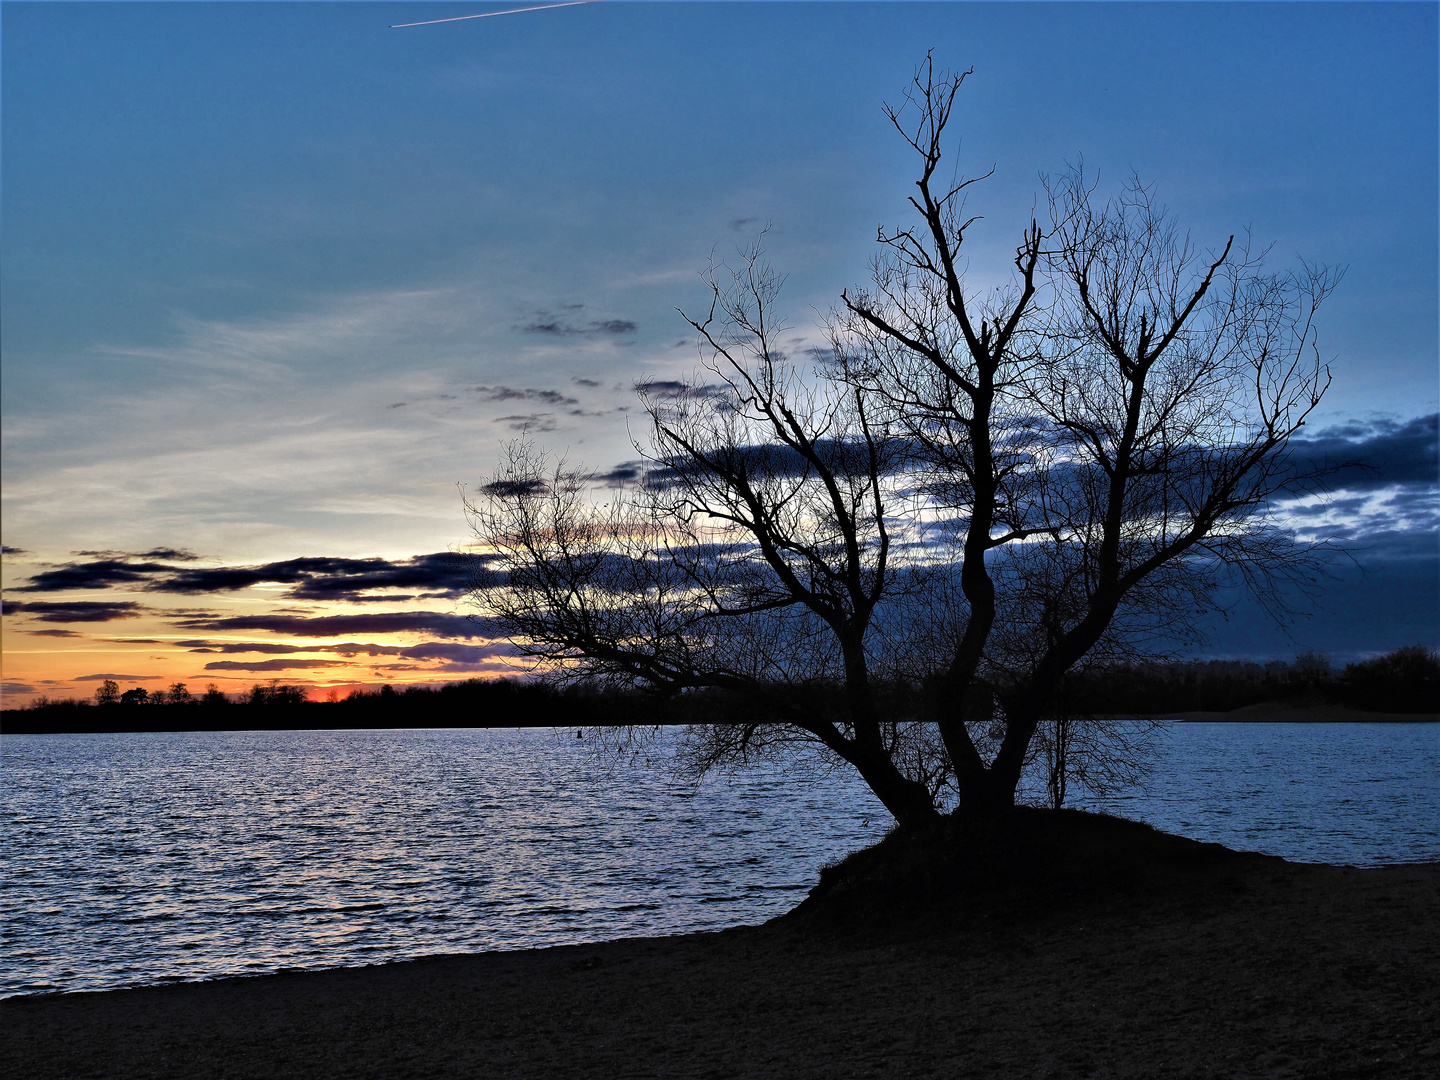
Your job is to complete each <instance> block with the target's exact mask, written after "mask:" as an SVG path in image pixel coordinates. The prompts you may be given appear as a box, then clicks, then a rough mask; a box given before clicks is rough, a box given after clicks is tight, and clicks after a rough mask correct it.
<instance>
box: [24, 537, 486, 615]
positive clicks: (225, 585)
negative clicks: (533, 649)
mask: <svg viewBox="0 0 1440 1080" xmlns="http://www.w3.org/2000/svg"><path fill="white" fill-rule="evenodd" d="M107 554H109V553H107ZM486 562H487V557H486V556H483V555H470V554H462V553H459V552H449V551H439V552H434V553H432V554H429V555H416V556H415V557H413V558H410V559H401V560H390V559H344V558H332V557H315V558H302V559H286V560H284V561H282V562H273V563H265V564H262V565H260V566H220V567H177V566H170V565H167V564H164V563H135V562H124V561H120V560H116V559H110V558H107V559H101V560H97V561H94V562H87V563H70V564H68V565H65V566H61V567H59V568H57V569H53V570H46V571H44V572H42V573H39V574H36V575H34V576H33V577H31V578H30V579H29V584H27V585H23V586H20V587H19V588H17V589H15V590H14V591H16V592H61V591H64V590H68V589H105V588H110V587H111V586H114V585H135V584H140V585H141V586H142V587H143V588H145V589H146V590H148V591H151V592H167V593H179V594H183V595H195V594H200V593H217V592H233V591H235V590H237V589H244V588H248V587H250V586H252V585H259V584H282V585H293V586H294V588H292V589H291V590H290V591H289V592H288V593H287V595H288V596H289V597H290V598H292V599H295V600H352V601H353V600H362V599H381V597H365V596H363V595H362V594H363V593H365V592H368V591H370V590H374V589H396V588H401V589H419V590H423V591H425V592H426V593H427V595H437V596H447V597H458V596H463V595H465V594H466V593H467V592H469V591H470V589H471V588H472V587H473V583H474V579H475V577H476V576H477V575H478V573H479V572H480V570H481V569H482V568H483V567H484V565H485V564H486ZM385 599H392V600H393V599H395V597H393V596H391V597H385ZM52 621H53V620H52Z"/></svg>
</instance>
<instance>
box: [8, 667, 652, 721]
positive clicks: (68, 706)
mask: <svg viewBox="0 0 1440 1080" xmlns="http://www.w3.org/2000/svg"><path fill="white" fill-rule="evenodd" d="M137 689H139V690H140V692H139V693H136V692H135V691H134V690H128V691H126V692H125V693H123V694H122V693H120V692H119V690H118V687H115V688H114V689H113V690H112V691H111V692H109V693H107V692H106V688H105V687H104V686H102V688H101V690H99V691H97V692H96V700H95V702H94V703H92V702H90V701H88V700H85V699H78V700H77V699H74V698H64V699H59V700H56V699H51V698H44V697H41V698H36V699H35V700H34V701H33V702H31V704H30V705H28V706H27V707H26V708H24V709H6V710H5V712H4V717H3V722H0V730H3V731H5V732H8V733H10V734H43V733H60V732H101V731H235V730H245V729H256V730H265V729H275V730H284V729H307V728H389V727H402V728H403V727H595V726H598V725H601V724H629V723H648V724H662V723H675V722H677V721H676V720H675V719H673V718H671V713H672V712H673V710H671V709H668V708H667V707H666V706H665V704H664V703H663V702H661V701H660V700H658V699H657V698H655V697H654V696H653V695H649V694H642V693H628V694H624V693H616V692H613V691H611V692H602V691H598V690H592V689H588V688H585V687H567V688H563V689H561V688H556V687H552V686H548V685H546V684H543V683H538V682H530V681H520V680H512V679H493V680H480V679H470V680H468V681H466V682H457V683H449V684H446V685H444V686H440V687H435V688H430V687H423V686H411V687H406V688H403V689H400V690H396V689H394V688H392V687H389V686H385V687H381V688H380V689H379V690H377V691H355V692H353V693H351V694H350V695H349V696H347V697H345V698H343V699H340V700H338V701H326V702H317V701H308V700H306V697H305V690H304V688H303V687H299V686H294V685H288V684H284V683H273V682H272V683H269V684H264V685H256V686H254V687H252V688H251V689H250V690H249V691H248V692H247V693H245V694H239V695H227V694H225V693H223V692H222V691H220V690H219V689H218V688H216V687H214V686H211V687H210V688H209V689H208V690H207V691H206V692H205V693H204V694H198V695H193V694H190V693H189V692H188V689H187V688H186V687H185V685H184V684H182V683H176V684H174V685H173V686H172V687H171V688H170V689H169V690H167V691H163V692H159V693H156V692H146V691H144V690H143V688H137Z"/></svg>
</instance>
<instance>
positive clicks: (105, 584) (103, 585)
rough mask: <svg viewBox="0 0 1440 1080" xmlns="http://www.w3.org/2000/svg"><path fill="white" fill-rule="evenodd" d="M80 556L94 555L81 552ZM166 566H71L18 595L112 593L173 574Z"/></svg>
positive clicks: (39, 578) (46, 574)
mask: <svg viewBox="0 0 1440 1080" xmlns="http://www.w3.org/2000/svg"><path fill="white" fill-rule="evenodd" d="M79 554H82V555H83V554H90V553H89V552H80V553H79ZM173 569H174V567H172V566H167V565H165V564H164V563H151V562H146V563H132V562H125V561H122V560H120V559H99V560H96V561H94V562H86V563H68V564H66V565H64V566H61V567H59V568H57V569H55V570H45V571H42V572H41V573H39V574H36V575H34V576H33V577H32V578H30V583H29V584H28V585H21V586H18V587H17V588H15V589H14V590H13V591H15V592H64V591H66V590H69V589H108V588H110V587H111V586H112V585H133V584H135V583H137V582H144V581H148V580H149V579H150V578H151V577H152V576H154V575H155V574H157V573H164V572H167V571H170V570H173Z"/></svg>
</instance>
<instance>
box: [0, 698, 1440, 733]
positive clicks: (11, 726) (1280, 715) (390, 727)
mask: <svg viewBox="0 0 1440 1080" xmlns="http://www.w3.org/2000/svg"><path fill="white" fill-rule="evenodd" d="M10 714H16V715H15V716H12V715H10ZM1142 715H1143V716H1144V717H1145V718H1148V719H1154V720H1169V721H1173V722H1175V723H1181V724H1197V723H1199V724H1215V723H1221V724H1434V723H1440V712H1425V713H1391V712H1369V711H1365V710H1361V709H1352V708H1350V707H1349V706H1347V705H1332V704H1319V705H1287V704H1284V703H1280V702H1263V703H1261V704H1258V705H1246V706H1243V707H1241V708H1239V709H1233V710H1231V711H1229V712H1207V711H1204V710H1192V711H1188V712H1159V713H1149V714H1142ZM1135 718H1137V717H1136V716H1134V715H1133V714H1115V715H1113V716H1097V717H1095V719H1097V720H1126V719H1135ZM27 719H28V715H27V712H26V710H23V709H7V710H5V716H4V717H3V718H0V736H6V735H179V734H188V733H202V732H203V733H210V734H222V733H226V732H247V731H376V732H380V731H539V730H546V729H548V730H554V731H568V730H571V729H574V728H589V727H593V726H594V725H593V724H553V723H548V722H546V723H531V724H517V723H495V724H476V723H463V724H462V723H453V724H446V723H435V724H419V723H416V724H379V723H373V724H351V725H348V726H331V725H325V726H316V725H313V724H312V725H302V724H299V723H295V724H282V723H277V724H274V725H271V726H251V727H235V726H230V727H221V726H216V725H204V724H201V725H192V726H188V727H186V726H179V725H171V726H149V727H140V726H133V725H132V726H128V727H118V726H107V727H105V728H103V729H102V728H97V727H82V726H78V725H59V726H49V727H43V729H42V725H39V724H34V723H26V720H27ZM306 719H309V720H313V719H315V718H314V717H306ZM16 720H18V721H19V723H18V728H19V730H16V729H15V726H16V725H15V722H16ZM659 726H661V727H690V726H692V724H689V723H667V724H661V725H659Z"/></svg>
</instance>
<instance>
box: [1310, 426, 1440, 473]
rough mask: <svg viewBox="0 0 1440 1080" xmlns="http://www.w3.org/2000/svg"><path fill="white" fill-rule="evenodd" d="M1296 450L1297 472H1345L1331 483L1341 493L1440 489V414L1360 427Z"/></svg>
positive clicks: (1327, 432)
mask: <svg viewBox="0 0 1440 1080" xmlns="http://www.w3.org/2000/svg"><path fill="white" fill-rule="evenodd" d="M1290 446H1291V450H1292V461H1293V464H1294V466H1295V468H1297V469H1313V468H1336V467H1337V466H1344V467H1343V468H1339V469H1338V471H1337V472H1336V473H1335V474H1334V475H1333V476H1332V478H1331V480H1330V484H1331V486H1332V487H1335V488H1341V487H1343V488H1345V489H1346V490H1349V491H1366V490H1373V489H1377V488H1387V487H1394V486H1397V485H1405V486H1421V487H1435V486H1437V485H1440V414H1433V413H1432V414H1431V415H1429V416H1417V417H1414V418H1412V419H1410V420H1403V421H1402V420H1395V419H1390V418H1381V419H1378V420H1369V421H1354V422H1352V423H1348V424H1341V425H1339V426H1337V427H1331V428H1326V429H1324V430H1323V431H1319V432H1316V433H1315V434H1314V435H1312V436H1308V437H1306V438H1303V439H1293V440H1291V443H1290ZM1349 463H1353V464H1349Z"/></svg>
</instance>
